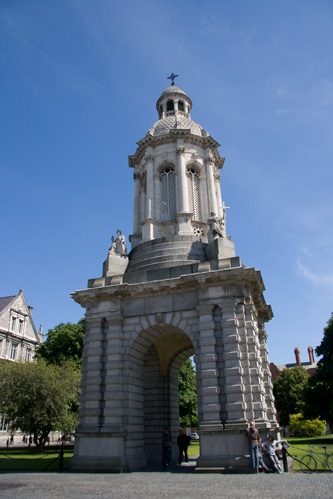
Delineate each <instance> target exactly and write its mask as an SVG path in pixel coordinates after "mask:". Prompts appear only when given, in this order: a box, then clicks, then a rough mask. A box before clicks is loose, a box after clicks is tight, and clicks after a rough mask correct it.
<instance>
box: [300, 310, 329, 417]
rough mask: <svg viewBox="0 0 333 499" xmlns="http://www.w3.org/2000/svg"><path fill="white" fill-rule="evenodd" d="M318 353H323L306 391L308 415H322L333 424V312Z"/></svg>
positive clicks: (306, 413)
mask: <svg viewBox="0 0 333 499" xmlns="http://www.w3.org/2000/svg"><path fill="white" fill-rule="evenodd" d="M315 352H316V355H318V356H320V355H322V358H321V359H320V360H319V361H318V365H317V371H316V372H315V374H314V375H313V376H312V377H311V378H310V380H309V385H308V388H307V389H306V391H305V410H304V413H305V415H306V416H307V417H316V416H321V417H322V418H323V419H326V421H327V422H328V423H329V425H330V426H332V425H333V313H332V314H331V318H330V319H329V321H328V322H327V326H326V327H325V328H324V336H323V339H322V341H321V343H320V345H319V346H318V347H317V348H316V349H315Z"/></svg>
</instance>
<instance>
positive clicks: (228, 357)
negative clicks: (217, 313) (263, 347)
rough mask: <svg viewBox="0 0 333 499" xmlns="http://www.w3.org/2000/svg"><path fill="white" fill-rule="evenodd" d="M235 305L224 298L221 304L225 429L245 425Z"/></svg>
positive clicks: (243, 392) (230, 300) (233, 301)
mask: <svg viewBox="0 0 333 499" xmlns="http://www.w3.org/2000/svg"><path fill="white" fill-rule="evenodd" d="M236 307H237V303H236V300H235V299H234V298H230V299H228V298H226V299H225V300H223V304H222V327H223V333H222V341H223V345H224V353H223V360H224V362H225V364H224V365H225V367H224V369H225V383H226V412H227V420H226V422H225V428H228V429H233V428H235V429H237V428H244V426H245V423H246V416H245V410H246V404H245V386H244V383H243V369H242V366H241V357H242V353H241V348H240V343H241V338H240V335H239V331H238V321H237V317H236Z"/></svg>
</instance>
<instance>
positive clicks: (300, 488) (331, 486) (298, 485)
mask: <svg viewBox="0 0 333 499" xmlns="http://www.w3.org/2000/svg"><path fill="white" fill-rule="evenodd" d="M332 490H333V473H331V474H328V473H315V474H311V475H305V474H303V473H284V474H282V475H275V474H272V475H265V474H259V475H221V474H218V475H215V474H210V475H208V474H207V475H206V474H204V475H195V474H193V473H185V474H183V473H181V472H179V471H178V473H173V472H165V473H161V472H158V473H144V472H143V473H124V474H119V475H110V474H91V475H90V474H85V473H83V474H74V473H73V474H71V473H4V472H2V473H1V472H0V498H1V499H13V498H14V499H65V498H66V497H70V498H71V499H94V498H103V499H104V498H106V499H131V498H137V499H141V498H142V499H163V498H168V499H172V498H175V499H184V498H189V499H211V498H223V499H224V498H225V499H229V498H230V499H243V498H244V499H245V498H249V499H253V498H258V499H263V498H264V499H271V498H272V499H273V498H274V499H277V498H287V499H291V498H302V499H310V498H311V499H313V498H325V499H326V498H327V499H328V498H330V497H332Z"/></svg>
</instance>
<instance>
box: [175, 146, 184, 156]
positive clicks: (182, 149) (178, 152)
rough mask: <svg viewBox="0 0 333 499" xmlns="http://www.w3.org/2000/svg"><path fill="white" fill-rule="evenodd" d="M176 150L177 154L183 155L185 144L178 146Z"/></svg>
mask: <svg viewBox="0 0 333 499" xmlns="http://www.w3.org/2000/svg"><path fill="white" fill-rule="evenodd" d="M176 151H177V154H179V155H182V156H183V155H184V154H185V147H184V146H179V147H177V149H176Z"/></svg>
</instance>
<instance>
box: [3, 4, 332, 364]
mask: <svg viewBox="0 0 333 499" xmlns="http://www.w3.org/2000/svg"><path fill="white" fill-rule="evenodd" d="M332 25H333V2H332V1H331V0H302V1H301V0H288V1H285V0H280V1H279V2H276V1H273V0H252V1H251V2H250V1H248V0H204V1H201V0H192V1H189V0H168V2H164V1H161V0H151V1H150V0H140V1H135V0H122V1H121V2H120V1H113V0H58V1H54V0H29V2H27V1H26V0H2V2H1V3H0V45H1V51H0V64H1V67H0V70H1V75H2V77H1V82H0V95H1V121H0V126H1V129H0V141H1V144H0V145H1V155H0V167H1V177H0V178H1V201H2V203H1V204H2V209H1V236H2V237H1V240H2V244H1V261H0V296H9V295H14V294H17V293H18V292H19V290H20V289H23V290H24V293H25V296H26V299H27V302H28V304H29V305H32V306H33V307H34V311H33V318H34V321H35V324H36V326H37V327H39V325H40V324H43V329H44V332H47V330H48V329H50V328H52V327H54V326H55V325H56V324H58V323H60V322H77V321H78V320H79V319H80V318H81V317H82V316H83V313H84V310H83V309H82V308H81V307H80V306H79V305H78V304H76V303H75V302H74V301H73V300H72V299H71V297H70V293H71V292H73V291H74V290H76V289H82V288H85V287H86V285H87V280H88V278H93V277H99V276H101V274H102V263H103V261H104V260H105V258H106V256H107V251H108V248H109V246H110V239H111V236H112V235H116V230H117V229H118V228H120V229H121V230H122V232H123V233H124V234H125V236H126V238H127V240H128V236H129V235H130V234H131V233H132V219H133V192H134V185H133V178H132V170H131V169H130V168H129V167H128V155H130V154H134V152H135V150H136V142H137V141H138V140H140V139H142V138H143V137H144V135H145V134H146V132H147V130H148V129H149V128H150V127H151V126H152V124H153V123H154V122H155V121H156V120H157V113H156V108H155V104H156V101H157V99H158V98H159V96H160V95H161V93H162V92H163V91H164V89H165V88H166V87H167V86H169V84H170V80H167V79H166V78H167V76H169V75H170V73H171V72H174V73H176V74H178V75H179V78H178V79H177V81H176V82H177V85H178V86H180V87H181V88H182V89H183V90H185V91H186V92H187V94H188V95H189V96H190V97H191V99H192V102H193V109H192V119H194V120H195V121H197V122H198V123H200V124H201V125H202V126H203V127H204V128H205V129H206V130H207V131H208V132H209V133H210V134H211V135H212V136H213V138H214V139H215V140H217V141H218V142H219V143H220V144H221V147H220V149H219V151H220V155H221V156H223V157H226V160H225V164H224V168H223V170H222V176H221V189H222V196H223V198H224V200H225V202H226V204H227V205H228V206H230V207H231V208H230V209H229V210H228V215H227V232H228V234H229V235H230V236H231V238H232V240H233V241H234V242H235V245H236V253H237V255H239V256H240V257H241V259H242V261H243V263H244V264H245V265H246V266H249V267H255V268H256V269H260V270H261V272H262V276H263V280H264V283H265V286H266V291H265V298H266V301H267V302H268V303H270V304H271V305H272V308H273V312H274V318H273V320H272V321H270V322H269V323H268V324H267V325H266V330H267V333H268V336H269V337H268V347H269V358H270V360H271V361H273V362H275V363H277V364H280V363H288V362H294V353H293V351H294V348H295V347H296V346H298V347H299V348H300V350H301V358H302V360H303V361H306V360H308V354H307V348H308V346H309V345H311V346H313V347H316V346H317V345H318V344H319V343H320V341H321V338H322V334H323V328H324V327H325V325H326V322H327V321H328V319H329V318H330V315H331V312H332V311H333V306H332V295H333V267H332V247H333V231H332V213H333V201H332V194H331V193H332V180H333V179H332V158H333V141H332V135H333V118H332V116H333V81H332V76H333V69H332V68H333V64H332V63H333V51H332V47H333V30H332ZM129 246H130V244H129V243H128V247H129Z"/></svg>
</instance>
